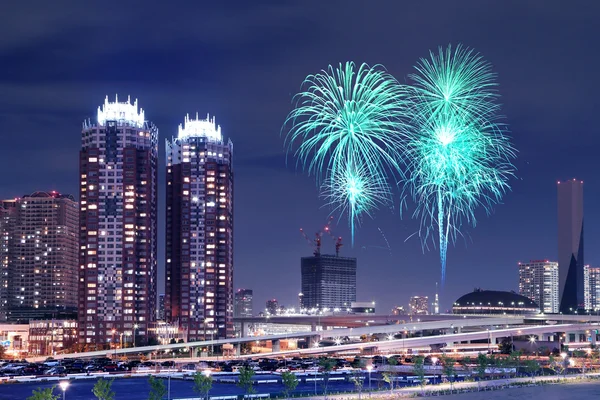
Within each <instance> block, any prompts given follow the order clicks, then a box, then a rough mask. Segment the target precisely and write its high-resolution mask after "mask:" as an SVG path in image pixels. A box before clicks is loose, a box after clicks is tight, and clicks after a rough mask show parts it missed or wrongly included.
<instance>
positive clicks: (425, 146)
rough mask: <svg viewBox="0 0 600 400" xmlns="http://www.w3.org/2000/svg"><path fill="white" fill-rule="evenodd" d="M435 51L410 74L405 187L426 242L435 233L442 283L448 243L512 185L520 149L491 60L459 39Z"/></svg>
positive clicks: (490, 206) (425, 243) (421, 235)
mask: <svg viewBox="0 0 600 400" xmlns="http://www.w3.org/2000/svg"><path fill="white" fill-rule="evenodd" d="M430 58H431V59H430V60H428V59H422V60H421V61H420V63H419V64H418V65H417V66H416V71H417V72H416V73H415V74H412V75H410V78H411V79H412V80H413V82H414V87H413V89H412V93H411V101H412V112H411V114H412V118H413V119H412V122H411V124H412V126H413V128H414V131H413V132H412V135H411V138H410V140H409V143H408V145H407V152H406V158H407V159H408V160H409V165H408V168H409V171H410V172H409V174H410V176H409V178H408V180H407V181H406V184H407V185H406V186H405V189H406V190H408V191H410V193H411V195H412V197H413V199H414V200H415V202H416V204H417V208H416V210H415V212H414V216H415V217H417V218H419V219H420V229H419V236H420V237H421V240H422V243H423V245H424V246H425V247H426V246H427V242H428V241H429V240H434V237H435V236H437V243H438V245H439V251H440V261H441V269H442V279H441V283H442V286H443V284H444V282H445V277H446V259H447V250H448V243H449V242H450V241H451V242H455V240H456V238H457V236H458V235H460V232H461V228H462V226H463V224H464V225H471V226H473V227H474V226H475V225H476V218H475V211H476V209H477V208H479V207H482V208H484V210H485V211H486V213H489V212H491V210H492V208H493V206H494V205H495V204H496V203H498V202H500V201H501V199H502V196H503V195H504V193H505V192H506V191H507V190H509V189H510V186H509V185H508V179H509V178H510V177H511V176H513V173H514V167H513V165H512V163H511V160H512V159H513V158H514V157H515V150H514V148H513V147H512V145H511V143H510V139H509V137H508V136H507V133H506V128H505V126H504V125H502V124H500V123H498V119H499V116H498V112H499V110H500V107H499V105H498V104H496V103H495V101H496V100H497V98H498V94H497V92H496V90H495V87H496V82H495V78H496V76H495V74H494V73H492V71H491V65H490V64H488V63H487V62H485V61H484V60H483V58H482V57H481V56H480V55H479V54H477V53H474V52H473V51H472V50H469V49H465V48H463V47H461V46H458V47H457V48H456V49H454V50H453V49H452V48H451V47H450V46H449V47H448V48H447V49H446V50H445V51H444V50H443V49H441V48H440V49H439V51H438V53H437V54H436V53H433V52H431V53H430ZM435 231H437V235H435V233H436V232H435ZM434 243H435V240H434Z"/></svg>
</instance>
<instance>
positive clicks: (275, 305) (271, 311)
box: [265, 299, 279, 315]
mask: <svg viewBox="0 0 600 400" xmlns="http://www.w3.org/2000/svg"><path fill="white" fill-rule="evenodd" d="M265 310H266V311H267V315H277V313H278V312H279V302H278V301H277V299H271V300H267V304H266V308H265Z"/></svg>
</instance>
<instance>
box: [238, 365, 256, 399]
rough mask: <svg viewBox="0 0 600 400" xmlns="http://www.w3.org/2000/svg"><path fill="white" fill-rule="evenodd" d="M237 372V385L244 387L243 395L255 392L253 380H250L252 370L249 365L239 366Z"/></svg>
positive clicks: (252, 373) (252, 374)
mask: <svg viewBox="0 0 600 400" xmlns="http://www.w3.org/2000/svg"><path fill="white" fill-rule="evenodd" d="M239 372H240V377H239V380H238V383H237V386H238V387H240V388H242V389H244V392H246V395H245V396H244V397H246V396H247V395H249V394H253V393H255V390H254V386H252V385H253V384H254V381H253V380H252V377H253V376H254V370H253V369H252V368H250V367H242V368H240V370H239Z"/></svg>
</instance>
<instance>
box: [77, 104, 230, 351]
mask: <svg viewBox="0 0 600 400" xmlns="http://www.w3.org/2000/svg"><path fill="white" fill-rule="evenodd" d="M232 154H233V144H232V142H231V141H230V140H229V141H227V142H226V141H224V139H223V136H222V134H221V128H220V126H218V125H216V122H215V120H214V118H212V119H211V118H209V117H207V118H206V119H200V118H199V117H198V116H197V115H196V117H195V118H189V117H188V116H186V117H185V120H184V123H183V124H182V125H180V126H179V129H178V132H177V136H174V137H173V138H172V139H171V140H167V143H166V166H165V170H166V171H165V172H164V173H166V208H165V216H166V232H165V239H166V240H165V245H166V247H165V250H166V256H165V270H166V273H165V284H166V291H165V318H166V320H167V321H169V322H172V323H174V324H177V325H178V326H179V327H180V329H181V330H182V331H183V333H184V336H185V337H187V340H188V341H192V340H202V339H204V338H207V337H212V338H224V337H227V336H230V335H232V333H233V320H232V318H233V170H232ZM79 162H80V213H79V227H80V236H79V250H80V254H79V268H80V270H79V277H78V278H79V279H78V281H79V282H78V284H79V286H78V299H79V301H78V322H79V343H80V344H88V345H92V344H105V343H107V342H109V341H110V340H111V339H112V340H115V336H117V337H119V336H120V337H121V341H122V342H127V341H132V342H133V343H136V344H138V345H140V344H143V343H148V341H149V339H150V338H152V337H153V336H154V331H153V330H154V326H155V325H154V322H155V321H156V295H157V282H158V276H157V275H158V255H157V249H158V207H159V186H158V175H159V171H160V170H161V168H160V167H159V155H158V129H157V128H156V126H155V125H153V124H152V123H151V122H148V121H146V119H145V115H144V111H143V110H142V109H141V108H138V104H137V100H136V101H135V102H133V103H131V101H130V100H129V99H128V100H127V101H126V102H119V101H118V98H117V99H116V100H115V102H110V101H109V100H108V98H107V99H106V100H105V102H104V105H103V106H101V107H99V108H98V117H97V121H91V120H88V121H86V122H84V124H83V131H82V141H81V151H80V158H79ZM123 336H125V340H123Z"/></svg>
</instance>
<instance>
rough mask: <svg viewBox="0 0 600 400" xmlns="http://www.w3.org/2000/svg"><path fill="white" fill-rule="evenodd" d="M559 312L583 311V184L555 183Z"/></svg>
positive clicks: (578, 182)
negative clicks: (556, 195) (556, 191)
mask: <svg viewBox="0 0 600 400" xmlns="http://www.w3.org/2000/svg"><path fill="white" fill-rule="evenodd" d="M558 265H559V280H560V311H561V312H563V313H571V312H574V311H575V310H577V309H578V308H581V309H583V308H584V274H583V265H584V263H583V181H578V180H576V179H572V180H569V181H565V182H558Z"/></svg>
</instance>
